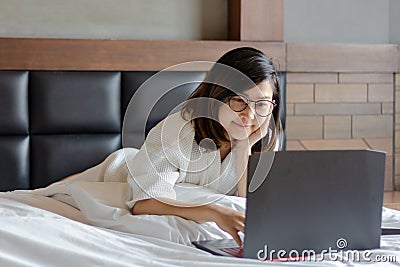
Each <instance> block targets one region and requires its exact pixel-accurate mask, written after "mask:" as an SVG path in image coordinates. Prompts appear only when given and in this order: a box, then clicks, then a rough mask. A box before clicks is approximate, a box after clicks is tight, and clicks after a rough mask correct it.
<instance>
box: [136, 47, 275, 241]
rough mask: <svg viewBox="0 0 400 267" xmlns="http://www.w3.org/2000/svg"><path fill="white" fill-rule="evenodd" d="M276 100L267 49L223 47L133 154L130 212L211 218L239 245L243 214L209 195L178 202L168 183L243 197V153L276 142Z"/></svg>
mask: <svg viewBox="0 0 400 267" xmlns="http://www.w3.org/2000/svg"><path fill="white" fill-rule="evenodd" d="M279 107H280V87H279V82H278V77H277V73H276V70H275V67H274V66H273V64H272V61H271V59H270V58H269V57H268V56H266V55H265V54H264V53H262V52H261V51H259V50H257V49H254V48H250V47H242V48H237V49H234V50H231V51H229V52H227V53H226V54H224V55H223V56H222V57H221V58H220V59H219V60H218V61H217V62H216V64H215V65H214V66H213V67H212V68H211V70H210V71H209V72H208V74H207V76H206V78H205V80H204V81H203V82H202V83H201V84H200V85H199V86H198V87H197V89H196V90H195V91H194V92H193V93H192V94H191V95H190V96H189V98H188V100H187V102H186V103H184V105H183V106H182V110H181V112H178V113H175V114H172V115H170V116H168V117H167V118H166V119H164V120H163V121H162V122H160V123H159V124H158V125H157V126H155V127H154V128H153V129H152V130H151V131H150V133H149V135H148V136H147V138H146V141H145V143H144V145H143V146H142V148H141V149H140V151H139V152H138V154H137V155H136V156H135V157H134V159H133V162H132V166H134V168H132V169H131V170H130V171H131V177H129V178H128V182H129V184H130V186H131V187H132V191H133V199H132V201H130V202H129V203H128V205H129V206H130V207H131V208H132V213H133V214H134V215H135V214H154V215H175V216H180V217H182V218H185V219H188V220H193V221H195V222H197V223H203V222H208V221H214V222H215V223H216V224H217V225H218V226H219V227H220V228H221V229H222V230H224V231H226V232H228V233H229V234H230V235H232V237H233V238H234V239H235V240H236V242H237V243H238V244H239V245H242V242H241V240H240V237H239V235H238V232H239V231H242V232H243V231H244V214H242V213H240V212H237V211H235V210H233V209H230V208H227V207H223V206H220V205H213V204H212V203H210V204H204V205H198V206H189V205H185V203H181V202H179V199H176V193H175V190H174V187H175V186H177V185H179V184H180V183H186V184H187V183H189V184H194V185H198V186H204V187H207V188H210V189H212V190H215V191H216V192H218V193H222V194H227V195H237V196H240V197H245V196H246V183H247V182H246V179H247V177H246V173H247V171H246V168H247V162H248V157H249V155H250V154H251V153H255V152H260V151H261V150H262V149H266V150H273V149H275V150H277V149H278V148H279V140H278V139H279V138H278V136H279V135H280V129H281V127H280V126H281V123H280V119H279ZM265 143H266V144H265Z"/></svg>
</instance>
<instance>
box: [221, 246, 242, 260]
mask: <svg viewBox="0 0 400 267" xmlns="http://www.w3.org/2000/svg"><path fill="white" fill-rule="evenodd" d="M220 250H221V251H223V252H225V253H228V254H229V255H232V256H234V257H238V258H242V257H243V249H241V248H239V247H236V248H221V249H220Z"/></svg>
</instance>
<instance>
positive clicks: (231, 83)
mask: <svg viewBox="0 0 400 267" xmlns="http://www.w3.org/2000/svg"><path fill="white" fill-rule="evenodd" d="M263 81H270V82H271V83H272V87H273V100H275V103H276V106H275V108H274V110H273V112H272V117H273V119H274V124H275V127H274V129H272V134H271V135H270V136H269V135H268V136H267V137H266V138H267V139H266V138H264V139H266V140H269V141H268V144H267V145H265V144H264V143H263V141H262V140H260V141H259V142H257V143H256V144H255V145H254V146H253V147H252V152H260V151H261V150H271V149H273V148H274V147H275V145H276V142H277V138H278V136H279V135H280V133H281V121H280V117H279V110H280V104H281V103H280V84H279V81H278V76H277V72H276V69H275V67H274V65H273V63H272V60H271V58H269V57H268V56H267V55H265V54H264V53H263V52H261V51H259V50H257V49H255V48H252V47H240V48H236V49H233V50H231V51H229V52H227V53H225V54H224V55H223V56H222V57H221V58H220V59H219V60H218V61H217V62H216V63H215V64H214V65H213V67H212V68H211V69H210V70H209V71H208V73H207V75H206V77H205V79H204V81H203V82H202V83H201V84H200V85H199V86H198V87H197V88H196V90H195V91H194V92H193V93H192V94H191V95H190V96H189V97H188V100H191V99H195V98H203V97H204V98H208V99H215V100H219V101H221V102H226V100H227V99H228V97H229V96H231V95H232V94H237V93H242V92H243V91H246V90H247V89H250V88H252V87H254V86H255V85H257V84H259V83H261V82H263ZM216 102H218V101H210V102H209V103H208V104H207V105H204V104H199V103H198V102H196V101H187V102H186V103H185V104H184V105H183V106H182V112H181V114H182V116H187V114H189V116H190V117H189V119H190V120H192V123H193V124H194V129H195V139H196V142H197V143H198V144H199V143H200V141H201V140H203V139H204V138H209V139H211V140H213V141H214V143H215V144H216V146H217V147H218V148H219V147H220V146H221V144H222V143H224V142H229V141H230V140H229V137H228V135H227V133H226V131H225V129H224V128H223V127H222V126H221V124H220V123H219V122H218V121H217V120H214V119H211V118H218V115H217V113H218V108H219V107H220V105H221V104H220V102H219V104H218V103H216ZM203 103H204V102H203ZM264 145H265V146H264Z"/></svg>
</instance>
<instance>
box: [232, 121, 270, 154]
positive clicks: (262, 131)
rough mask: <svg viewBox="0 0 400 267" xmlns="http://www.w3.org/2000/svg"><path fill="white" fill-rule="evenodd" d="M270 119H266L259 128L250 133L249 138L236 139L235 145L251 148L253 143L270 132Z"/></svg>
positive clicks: (241, 147)
mask: <svg viewBox="0 0 400 267" xmlns="http://www.w3.org/2000/svg"><path fill="white" fill-rule="evenodd" d="M269 121H270V120H269V119H267V120H265V121H264V122H263V124H261V126H260V127H259V128H258V129H257V130H255V131H254V132H252V133H251V134H250V135H249V137H248V138H247V139H243V140H236V141H235V143H234V145H235V146H237V147H238V148H240V149H245V148H248V149H249V150H250V149H251V147H252V146H253V145H255V144H256V143H257V142H258V141H260V140H261V139H262V138H264V137H265V136H266V135H267V134H268V126H269Z"/></svg>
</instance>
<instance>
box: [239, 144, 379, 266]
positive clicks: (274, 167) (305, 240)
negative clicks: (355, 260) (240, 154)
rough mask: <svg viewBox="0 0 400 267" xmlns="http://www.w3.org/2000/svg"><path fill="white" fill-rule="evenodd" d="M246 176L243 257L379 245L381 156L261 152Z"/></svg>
mask: <svg viewBox="0 0 400 267" xmlns="http://www.w3.org/2000/svg"><path fill="white" fill-rule="evenodd" d="M272 159H273V160H272ZM248 172H249V173H248V181H250V184H249V186H248V193H247V194H248V195H247V210H246V229H245V233H246V234H245V240H244V251H243V256H244V257H246V258H257V257H265V256H266V255H265V252H268V253H271V251H272V250H275V251H276V252H277V251H279V250H284V251H286V252H290V251H291V250H296V251H298V252H299V253H300V255H301V252H302V251H303V250H310V249H312V250H315V252H316V253H320V252H322V251H323V250H328V249H329V248H331V249H333V250H338V249H344V250H346V249H372V248H378V247H379V245H380V234H381V212H382V201H383V200H382V199H383V186H384V172H385V153H383V152H377V151H371V150H350V151H344V150H342V151H340V150H338V151H286V152H264V153H260V154H256V155H253V156H251V157H250V160H249V166H248ZM276 256H277V255H276V253H275V255H272V257H274V258H275V257H276Z"/></svg>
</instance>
